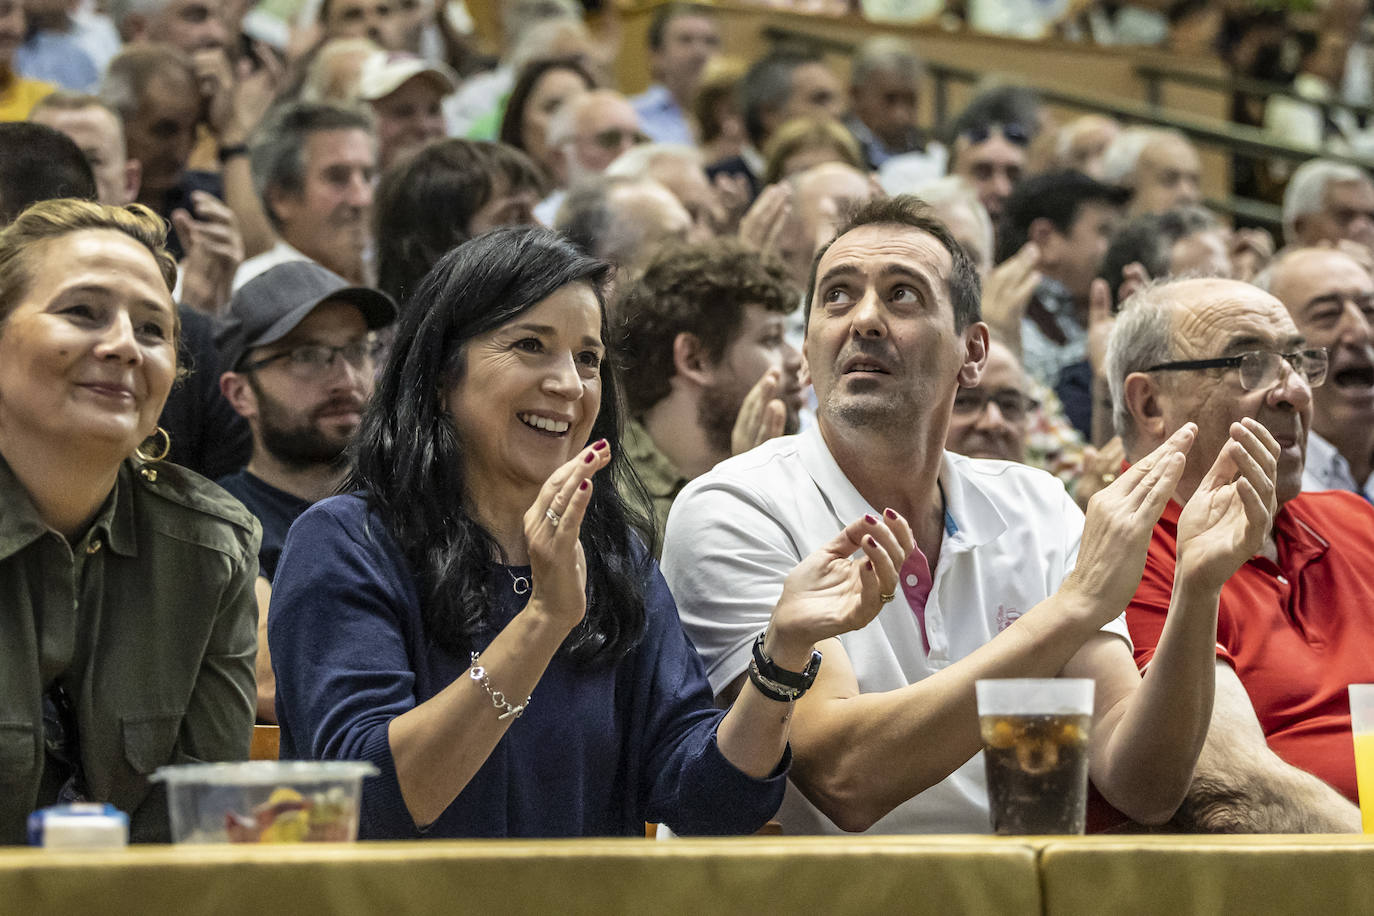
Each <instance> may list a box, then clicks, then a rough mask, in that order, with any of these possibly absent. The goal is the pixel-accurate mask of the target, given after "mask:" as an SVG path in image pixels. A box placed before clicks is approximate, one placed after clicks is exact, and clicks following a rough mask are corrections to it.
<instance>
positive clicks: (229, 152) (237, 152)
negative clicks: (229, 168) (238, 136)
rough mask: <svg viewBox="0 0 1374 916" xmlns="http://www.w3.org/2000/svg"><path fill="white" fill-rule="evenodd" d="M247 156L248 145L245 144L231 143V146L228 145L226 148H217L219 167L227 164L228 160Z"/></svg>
mask: <svg viewBox="0 0 1374 916" xmlns="http://www.w3.org/2000/svg"><path fill="white" fill-rule="evenodd" d="M247 155H248V144H247V143H231V144H230V145H228V146H221V147H220V148H219V162H220V165H223V164H224V163H226V162H228V161H229V160H230V159H233V158H234V157H236V156H247Z"/></svg>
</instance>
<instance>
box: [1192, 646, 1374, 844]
mask: <svg viewBox="0 0 1374 916" xmlns="http://www.w3.org/2000/svg"><path fill="white" fill-rule="evenodd" d="M1214 670H1215V672H1216V678H1215V680H1216V702H1215V704H1214V705H1213V709H1212V725H1211V728H1210V729H1209V730H1208V732H1207V740H1206V742H1205V743H1204V744H1203V746H1202V753H1201V755H1199V757H1198V762H1197V767H1196V769H1195V771H1194V777H1193V783H1192V785H1191V786H1190V787H1189V789H1188V795H1187V798H1186V799H1185V800H1184V802H1183V804H1182V805H1181V806H1180V808H1179V810H1178V813H1177V814H1176V815H1175V817H1174V821H1173V822H1172V826H1174V827H1176V828H1177V829H1180V830H1193V831H1203V832H1209V833H1345V832H1359V829H1360V813H1359V809H1358V808H1356V807H1355V806H1354V805H1352V804H1351V803H1350V801H1349V800H1347V799H1346V798H1345V796H1343V795H1341V794H1340V793H1339V792H1337V791H1336V790H1335V789H1333V788H1331V786H1329V785H1327V784H1326V783H1325V782H1323V781H1322V780H1320V779H1318V778H1317V777H1316V776H1313V775H1312V774H1311V773H1308V772H1307V771H1305V770H1301V769H1298V768H1297V767H1295V766H1293V765H1291V764H1289V763H1287V762H1285V761H1284V760H1283V759H1282V758H1281V757H1279V755H1278V754H1275V753H1274V752H1273V751H1272V750H1271V749H1270V747H1269V743H1268V741H1267V740H1266V739H1265V736H1264V730H1263V729H1262V728H1261V727H1260V723H1259V720H1258V718H1257V717H1256V715H1255V710H1254V707H1253V706H1252V705H1251V703H1250V697H1249V695H1248V694H1247V693H1246V691H1245V688H1244V686H1243V685H1242V684H1241V682H1240V678H1239V677H1237V676H1236V673H1235V671H1234V670H1232V668H1231V666H1230V665H1228V664H1227V663H1226V662H1224V661H1218V662H1217V663H1216V664H1215V665H1214Z"/></svg>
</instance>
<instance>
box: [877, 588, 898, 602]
mask: <svg viewBox="0 0 1374 916" xmlns="http://www.w3.org/2000/svg"><path fill="white" fill-rule="evenodd" d="M896 597H897V593H896V592H895V591H893V592H887V593H885V594H884V593H879V595H878V598H879V600H881V601H882V602H883V604H887V603H888V602H889V601H891V600H892V599H893V598H896Z"/></svg>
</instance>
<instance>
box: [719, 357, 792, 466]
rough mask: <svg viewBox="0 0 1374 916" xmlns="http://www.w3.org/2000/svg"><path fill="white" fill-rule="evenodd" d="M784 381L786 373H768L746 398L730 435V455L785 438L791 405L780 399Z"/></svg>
mask: <svg viewBox="0 0 1374 916" xmlns="http://www.w3.org/2000/svg"><path fill="white" fill-rule="evenodd" d="M781 381H782V370H781V369H778V368H777V367H776V366H775V367H773V368H771V369H769V370H768V371H766V372H764V373H763V375H762V376H760V377H759V380H758V381H757V382H755V383H754V387H753V388H750V389H749V393H748V394H746V395H745V396H744V403H743V404H741V405H740V408H739V414H738V415H736V417H735V426H734V429H733V430H732V431H731V433H730V454H732V455H742V454H744V453H745V452H747V451H749V450H750V449H751V448H755V447H756V446H760V445H762V444H763V443H765V442H767V441H768V440H769V439H774V438H776V437H778V436H781V435H782V431H783V427H784V426H785V425H786V422H787V405H786V404H784V403H783V402H782V399H781V398H779V397H778V385H779V384H780V383H781Z"/></svg>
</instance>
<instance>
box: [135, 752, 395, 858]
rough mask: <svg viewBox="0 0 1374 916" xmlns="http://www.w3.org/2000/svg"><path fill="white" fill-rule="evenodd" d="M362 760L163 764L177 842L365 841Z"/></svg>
mask: <svg viewBox="0 0 1374 916" xmlns="http://www.w3.org/2000/svg"><path fill="white" fill-rule="evenodd" d="M377 772H378V770H377V768H376V767H375V766H373V765H372V764H370V763H366V762H363V761H356V760H309V761H307V760H290V761H288V760H254V761H250V762H247V763H192V764H181V765H178V766H167V767H159V768H158V770H157V772H156V773H154V774H153V780H154V781H160V782H165V783H166V784H167V808H168V811H169V813H170V815H171V822H172V840H173V842H176V843H331V842H352V841H354V840H356V839H357V838H358V813H359V805H360V803H361V802H362V788H363V777H365V776H375V775H376V774H377Z"/></svg>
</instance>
